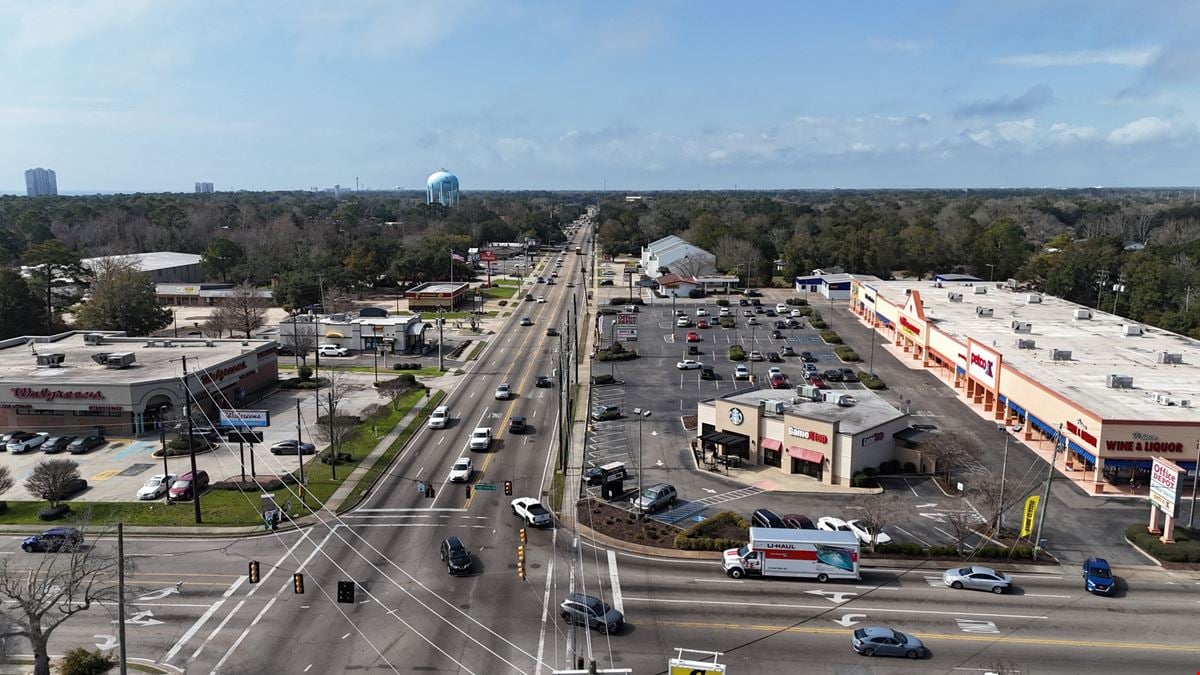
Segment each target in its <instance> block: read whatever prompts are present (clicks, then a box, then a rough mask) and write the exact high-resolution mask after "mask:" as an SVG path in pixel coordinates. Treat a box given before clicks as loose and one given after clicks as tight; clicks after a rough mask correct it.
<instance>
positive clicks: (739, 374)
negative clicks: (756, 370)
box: [733, 366, 750, 380]
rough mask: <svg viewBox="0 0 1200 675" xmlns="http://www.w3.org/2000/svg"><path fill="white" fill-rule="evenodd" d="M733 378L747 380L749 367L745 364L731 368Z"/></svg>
mask: <svg viewBox="0 0 1200 675" xmlns="http://www.w3.org/2000/svg"><path fill="white" fill-rule="evenodd" d="M733 379H735V380H748V379H750V369H749V368H747V367H746V366H738V367H737V368H734V369H733Z"/></svg>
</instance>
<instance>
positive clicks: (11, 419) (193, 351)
mask: <svg viewBox="0 0 1200 675" xmlns="http://www.w3.org/2000/svg"><path fill="white" fill-rule="evenodd" d="M278 347H279V345H278V343H276V342H274V341H271V340H205V339H195V340H192V339H176V340H161V339H148V338H130V337H124V334H123V333H111V332H110V333H99V332H93V333H85V332H78V331H73V332H68V333H61V334H58V335H53V336H49V337H17V338H11V339H8V340H3V341H0V380H2V381H3V386H0V429H4V430H6V431H11V430H15V429H21V430H24V431H30V432H37V431H48V432H61V433H66V434H73V435H84V434H91V433H94V430H100V432H101V434H102V435H136V434H140V433H143V432H146V431H151V430H153V429H154V428H155V425H156V423H157V421H158V420H159V419H160V418H161V417H162V416H163V415H166V414H168V413H169V412H170V411H171V410H172V409H180V408H182V406H183V388H182V384H181V376H182V374H183V358H184V357H186V358H187V370H188V373H191V374H192V375H193V376H192V377H189V378H187V381H188V386H189V389H190V390H191V392H192V396H193V401H194V403H196V404H198V405H199V406H201V407H202V408H203V409H205V410H206V411H208V412H209V413H210V414H211V413H213V412H214V411H215V410H216V408H218V407H225V408H231V407H238V406H239V405H241V404H242V403H243V402H245V401H248V400H252V398H253V396H254V395H255V394H256V393H257V392H259V391H261V390H263V389H266V388H268V387H270V386H272V385H274V384H275V382H276V381H277V380H278V368H277V355H278Z"/></svg>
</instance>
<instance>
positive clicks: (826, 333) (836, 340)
mask: <svg viewBox="0 0 1200 675" xmlns="http://www.w3.org/2000/svg"><path fill="white" fill-rule="evenodd" d="M812 325H813V328H824V326H825V324H824V323H822V324H821V325H820V326H818V325H817V322H815V321H814V322H812ZM821 339H822V340H824V341H825V343H826V344H831V345H840V344H842V336H841V335H838V334H837V333H836V332H835V331H832V330H822V331H821Z"/></svg>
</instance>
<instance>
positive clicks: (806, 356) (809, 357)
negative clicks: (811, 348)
mask: <svg viewBox="0 0 1200 675" xmlns="http://www.w3.org/2000/svg"><path fill="white" fill-rule="evenodd" d="M800 360H801V361H803V362H805V363H816V362H817V357H815V356H813V353H812V352H800Z"/></svg>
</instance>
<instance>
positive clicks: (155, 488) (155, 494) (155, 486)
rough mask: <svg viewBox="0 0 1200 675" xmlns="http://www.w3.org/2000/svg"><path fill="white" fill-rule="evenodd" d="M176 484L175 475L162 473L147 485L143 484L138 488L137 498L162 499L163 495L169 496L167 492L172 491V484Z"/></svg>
mask: <svg viewBox="0 0 1200 675" xmlns="http://www.w3.org/2000/svg"><path fill="white" fill-rule="evenodd" d="M174 482H175V474H170V473H167V474H162V473H160V474H158V475H157V476H152V477H151V478H150V479H149V480H147V481H146V482H145V483H142V487H140V488H138V491H137V498H138V499H161V498H162V496H163V495H165V494H167V490H170V489H171V483H174Z"/></svg>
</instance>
